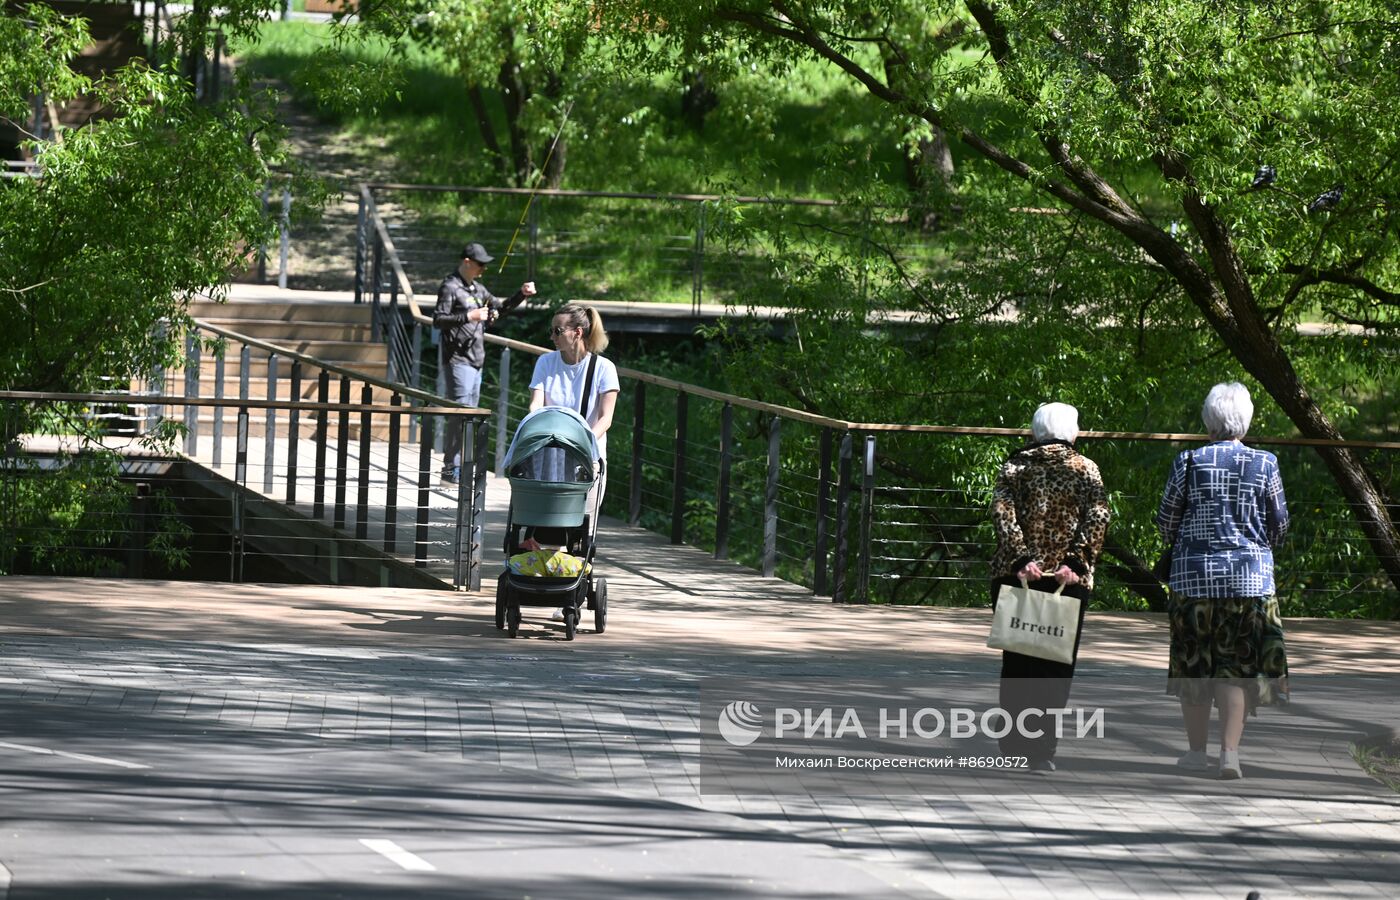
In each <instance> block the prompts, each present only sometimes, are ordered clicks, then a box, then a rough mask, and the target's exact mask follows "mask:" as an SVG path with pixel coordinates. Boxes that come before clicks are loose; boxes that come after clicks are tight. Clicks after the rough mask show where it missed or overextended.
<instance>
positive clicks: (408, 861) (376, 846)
mask: <svg viewBox="0 0 1400 900" xmlns="http://www.w3.org/2000/svg"><path fill="white" fill-rule="evenodd" d="M360 843H361V844H364V845H365V846H366V847H368V848H369V849H371V850H373V851H374V852H375V853H378V854H379V855H380V856H384V857H386V858H388V859H389V860H391V861H392V862H395V863H397V864H398V865H399V866H400V867H401V868H404V869H407V870H408V871H410V872H436V871H437V866H435V865H433V864H432V863H430V862H428V861H427V860H426V859H423V858H422V857H421V856H414V855H413V854H412V853H409V852H408V851H407V850H405V849H404V848H402V847H400V846H399V845H398V844H396V843H394V842H393V841H388V840H377V839H374V838H360Z"/></svg>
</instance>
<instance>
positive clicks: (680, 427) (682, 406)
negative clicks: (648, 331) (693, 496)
mask: <svg viewBox="0 0 1400 900" xmlns="http://www.w3.org/2000/svg"><path fill="white" fill-rule="evenodd" d="M689 404H690V399H689V397H688V396H687V395H686V392H685V391H677V392H676V443H675V455H674V465H673V467H672V471H673V473H674V475H675V482H674V483H673V484H672V485H671V543H673V544H682V543H685V439H686V426H687V424H688V422H687V419H688V418H689V416H688V415H687V412H688V407H689Z"/></svg>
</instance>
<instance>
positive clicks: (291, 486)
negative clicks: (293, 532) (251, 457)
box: [287, 359, 301, 506]
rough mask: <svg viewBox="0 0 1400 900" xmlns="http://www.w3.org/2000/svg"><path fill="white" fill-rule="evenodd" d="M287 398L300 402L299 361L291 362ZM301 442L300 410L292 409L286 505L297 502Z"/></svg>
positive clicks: (288, 436)
mask: <svg viewBox="0 0 1400 900" xmlns="http://www.w3.org/2000/svg"><path fill="white" fill-rule="evenodd" d="M287 397H288V399H289V400H291V401H292V402H293V403H300V402H301V360H299V359H298V360H295V361H293V362H292V383H291V387H290V388H289V389H288V390H287ZM300 440H301V410H300V409H298V408H297V407H295V406H294V407H292V408H291V409H290V410H288V411H287V505H288V506H295V505H296V502H297V444H298V443H299V442H300Z"/></svg>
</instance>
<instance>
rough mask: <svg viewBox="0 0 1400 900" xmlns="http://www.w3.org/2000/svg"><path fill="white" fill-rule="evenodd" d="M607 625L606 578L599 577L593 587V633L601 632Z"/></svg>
mask: <svg viewBox="0 0 1400 900" xmlns="http://www.w3.org/2000/svg"><path fill="white" fill-rule="evenodd" d="M607 627H608V580H607V579H606V578H599V579H598V585H597V586H596V587H595V588H594V589H593V633H594V634H602V633H603V631H604V630H605V629H606V628H607Z"/></svg>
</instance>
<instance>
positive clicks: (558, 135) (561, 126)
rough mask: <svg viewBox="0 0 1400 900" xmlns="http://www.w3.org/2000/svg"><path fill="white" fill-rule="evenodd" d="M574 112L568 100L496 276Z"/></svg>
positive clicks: (510, 249) (503, 264)
mask: <svg viewBox="0 0 1400 900" xmlns="http://www.w3.org/2000/svg"><path fill="white" fill-rule="evenodd" d="M573 111H574V101H572V100H570V101H569V105H568V106H567V107H565V108H564V118H563V119H562V120H560V122H559V130H558V131H556V132H554V140H553V141H551V142H550V144H549V152H548V153H546V154H545V155H544V165H542V166H540V170H539V172H538V173H536V175H535V187H534V190H532V191H530V196H529V197H528V198H526V200H525V208H524V209H523V210H521V211H520V221H519V222H516V223H515V233H514V234H512V235H511V236H510V246H508V247H506V252H505V254H504V255H503V256H502V257H501V268H500V269H498V270H497V272H496V274H498V275H499V274H500V273H501V272H504V271H505V270H506V263H507V262H508V261H509V260H510V252H511V251H512V250H514V249H515V239H516V238H518V237H520V227H521V226H522V225H524V224H525V217H526V216H528V215H529V214H530V204H532V203H534V202H535V195H536V194H538V193H539V192H540V184H541V183H543V181H544V173H545V172H547V171H549V161H550V160H551V159H553V158H554V148H555V147H557V146H559V138H561V137H563V136H564V126H565V125H567V124H568V123H569V114H570V113H571V112H573Z"/></svg>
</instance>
